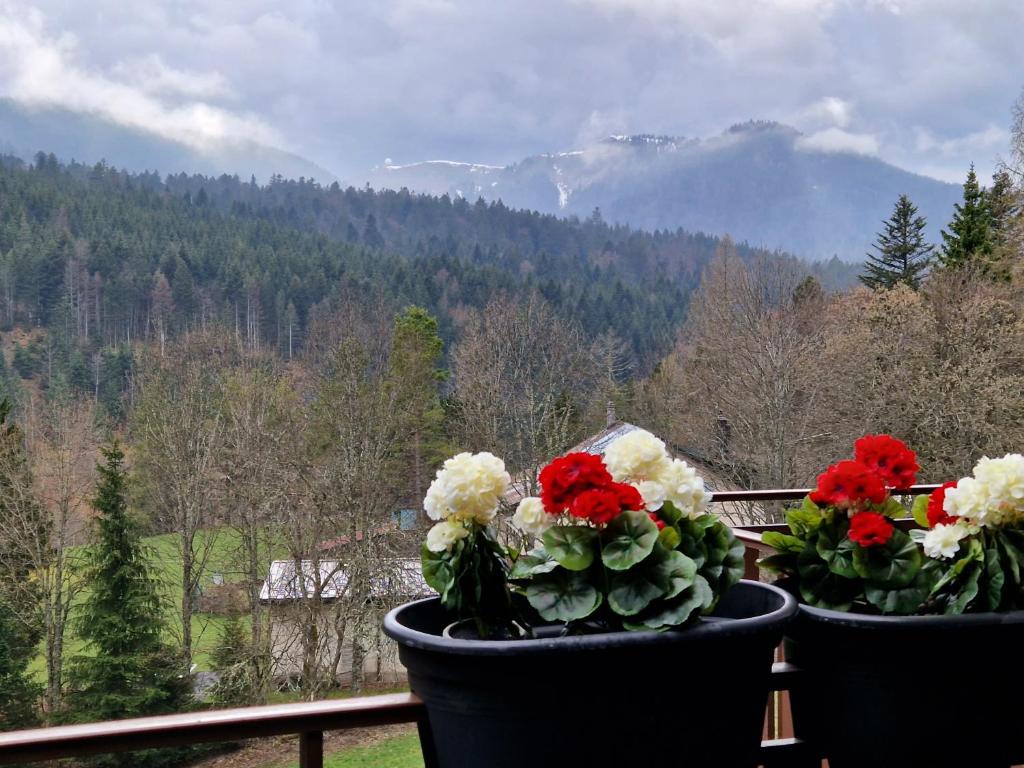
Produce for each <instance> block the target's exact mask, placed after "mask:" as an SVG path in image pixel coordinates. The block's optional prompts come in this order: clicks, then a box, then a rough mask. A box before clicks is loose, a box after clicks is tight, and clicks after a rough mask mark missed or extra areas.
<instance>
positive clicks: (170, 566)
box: [31, 529, 284, 680]
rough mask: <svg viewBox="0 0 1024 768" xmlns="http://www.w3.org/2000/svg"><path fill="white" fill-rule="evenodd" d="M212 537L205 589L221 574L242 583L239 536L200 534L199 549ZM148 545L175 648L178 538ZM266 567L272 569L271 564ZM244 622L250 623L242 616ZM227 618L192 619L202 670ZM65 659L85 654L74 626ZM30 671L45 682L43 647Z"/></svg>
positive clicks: (148, 540) (152, 538) (224, 532)
mask: <svg viewBox="0 0 1024 768" xmlns="http://www.w3.org/2000/svg"><path fill="white" fill-rule="evenodd" d="M210 535H212V536H213V538H212V540H211V541H210V547H211V549H210V555H209V560H208V563H207V567H206V570H205V574H204V577H203V581H202V586H203V587H207V586H210V585H212V584H213V575H214V574H215V573H219V574H221V575H222V576H223V577H224V581H225V582H228V583H230V582H237V581H241V579H242V577H243V574H242V572H241V569H240V568H239V567H238V565H237V562H238V552H239V544H240V541H239V537H238V535H237V533H235V532H234V531H231V530H227V529H223V530H220V531H216V532H214V533H212V534H209V533H206V532H200V534H199V536H198V540H197V548H202V547H203V546H204V545H205V543H206V540H207V539H206V537H207V536H210ZM145 543H146V544H147V545H148V546H149V547H150V548H151V555H152V564H153V569H154V576H155V577H156V579H157V581H158V582H159V583H160V586H161V591H162V593H163V597H164V603H165V605H166V611H167V620H166V622H165V626H166V634H167V641H168V643H169V644H170V645H172V646H180V644H181V619H180V615H179V614H180V610H181V556H180V554H179V553H178V548H177V537H176V536H175V535H174V534H164V535H161V536H149V537H147V538H146V539H145ZM283 556H284V550H283V549H281V550H280V551H279V552H275V553H273V557H283ZM266 567H267V568H269V567H270V563H269V561H268V562H267V563H266ZM87 591H88V588H86V590H85V591H84V592H83V593H80V594H79V596H78V600H81V599H82V598H83V597H84V596H85V594H87ZM243 621H247V618H246V617H243ZM73 622H74V611H72V623H73ZM223 625H224V619H223V618H222V617H219V616H211V615H207V614H196V615H194V616H193V617H192V646H193V661H194V663H195V664H196V665H197V667H198V669H200V670H208V669H210V653H211V652H212V651H213V649H214V648H215V647H216V643H217V640H218V638H219V637H220V633H221V628H222V627H223ZM65 649H66V650H65V658H68V659H70V658H71V657H72V656H74V655H75V654H77V653H81V652H83V650H84V649H83V647H82V643H81V642H80V641H79V640H78V638H77V637H76V636H75V633H74V629H73V627H72V628H71V629H70V630H69V632H68V635H67V638H66V640H65ZM31 670H32V672H33V674H35V675H36V677H37V678H39V679H40V680H43V679H44V677H45V672H46V666H45V662H44V659H43V648H42V647H40V653H39V656H38V657H37V658H36V659H35V661H34V662H33V663H32V666H31Z"/></svg>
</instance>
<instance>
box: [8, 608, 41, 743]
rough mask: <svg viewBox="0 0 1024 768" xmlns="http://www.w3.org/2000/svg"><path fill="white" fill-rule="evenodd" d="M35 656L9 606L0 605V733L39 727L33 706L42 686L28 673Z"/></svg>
mask: <svg viewBox="0 0 1024 768" xmlns="http://www.w3.org/2000/svg"><path fill="white" fill-rule="evenodd" d="M35 654H36V644H35V642H34V639H33V638H32V637H31V633H30V632H27V631H26V630H25V628H24V627H23V626H21V624H20V622H19V621H18V620H17V618H16V616H15V614H14V612H13V611H12V610H11V608H10V606H8V605H7V604H6V603H4V602H0V731H13V730H17V729H19V728H31V727H32V726H34V725H38V724H39V718H38V716H37V713H36V702H37V700H38V699H39V697H40V695H42V692H43V686H41V685H39V684H38V683H37V682H35V681H34V680H33V679H32V675H31V673H30V672H29V671H28V665H29V662H31V661H32V658H33V657H34V656H35Z"/></svg>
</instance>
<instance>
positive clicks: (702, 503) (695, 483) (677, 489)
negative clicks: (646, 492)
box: [641, 459, 711, 517]
mask: <svg viewBox="0 0 1024 768" xmlns="http://www.w3.org/2000/svg"><path fill="white" fill-rule="evenodd" d="M658 481H659V482H660V483H661V484H662V485H663V486H664V488H665V496H664V500H665V501H671V502H672V503H673V504H674V505H675V506H676V508H677V509H679V511H680V512H682V513H683V514H684V515H686V516H687V517H699V516H700V515H702V514H704V511H705V510H706V509H707V506H708V503H709V502H710V501H711V494H710V493H708V492H707V490H706V489H705V487H704V478H702V477H701V476H700V475H698V474H697V470H695V469H694V468H693V467H691V466H690V465H689V464H687V463H686V462H685V461H683V460H682V459H673V460H672V461H671V462H670V463H669V465H668V467H667V468H666V470H665V471H664V472H663V473H662V475H661V476H660V477H659V478H658ZM642 493H643V492H642V491H641V495H642ZM646 498H647V497H646V496H645V497H644V499H645V500H646ZM660 506H661V505H660V504H659V507H660Z"/></svg>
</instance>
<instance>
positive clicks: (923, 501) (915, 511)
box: [910, 496, 931, 528]
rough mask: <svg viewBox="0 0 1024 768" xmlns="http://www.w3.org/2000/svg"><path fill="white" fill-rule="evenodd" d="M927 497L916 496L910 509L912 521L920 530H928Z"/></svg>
mask: <svg viewBox="0 0 1024 768" xmlns="http://www.w3.org/2000/svg"><path fill="white" fill-rule="evenodd" d="M928 498H929V497H928V496H918V497H917V498H916V499H914V503H913V505H912V506H911V507H910V514H911V515H913V517H914V521H915V522H916V523H917V524H918V525H919V526H921V527H922V528H930V527H931V526H930V525H929V524H928Z"/></svg>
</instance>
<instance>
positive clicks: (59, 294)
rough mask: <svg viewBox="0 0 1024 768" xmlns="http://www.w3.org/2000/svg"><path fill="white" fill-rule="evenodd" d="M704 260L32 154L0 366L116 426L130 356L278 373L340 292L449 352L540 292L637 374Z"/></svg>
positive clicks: (2, 198)
mask: <svg viewBox="0 0 1024 768" xmlns="http://www.w3.org/2000/svg"><path fill="white" fill-rule="evenodd" d="M717 245H718V240H717V239H716V238H712V237H709V236H705V235H692V234H689V233H685V232H682V231H679V232H672V233H667V232H656V233H653V234H649V233H643V232H638V231H635V230H631V229H628V228H626V227H621V226H618V227H613V226H609V225H607V224H605V223H604V222H603V221H602V220H601V218H600V215H599V214H597V213H595V214H594V215H592V216H591V217H590V218H588V219H587V220H585V221H578V220H575V219H571V220H562V219H558V218H556V217H554V216H548V215H540V214H537V213H532V212H523V211H513V210H511V209H509V208H508V207H506V206H505V205H503V204H502V203H500V202H496V203H484V202H482V201H478V202H477V203H475V204H470V203H468V202H467V201H465V200H461V199H456V200H454V201H453V200H451V199H449V198H448V197H447V196H442V197H429V196H419V195H413V194H410V193H409V192H406V191H401V192H390V191H388V192H381V193H374V192H372V191H370V190H355V189H351V188H349V189H342V188H341V187H339V186H338V185H336V184H335V185H332V186H331V187H329V188H326V189H325V188H322V187H320V186H319V185H318V184H316V183H314V182H312V181H306V180H301V179H300V180H298V181H285V180H282V179H280V178H277V177H275V178H274V179H273V180H272V181H271V183H270V184H269V185H266V186H259V185H257V184H256V183H255V182H254V181H250V182H242V181H240V180H239V179H238V178H237V177H230V176H221V177H219V178H216V179H214V178H209V177H202V176H184V175H182V176H172V177H168V178H167V179H166V180H161V178H160V177H159V176H158V175H156V174H130V173H126V172H122V171H118V170H116V169H114V168H111V167H109V166H106V165H103V164H100V165H96V166H91V167H90V166H84V165H77V164H72V165H67V166H65V165H62V164H60V163H59V162H57V160H56V159H55V158H54V157H53V156H52V155H50V156H45V155H42V154H40V155H39V156H38V157H37V158H36V162H35V163H34V164H32V165H30V166H29V165H25V164H23V163H22V162H21V161H19V160H16V159H13V158H7V160H6V161H5V162H4V163H3V165H2V167H0V321H2V328H3V329H4V330H6V331H13V330H16V329H17V330H19V331H21V332H23V333H22V334H21V335H19V337H18V339H19V343H17V344H15V345H14V346H13V348H12V349H9V350H8V356H9V357H10V358H11V360H12V361H13V364H14V367H15V369H16V372H17V373H18V374H19V376H20V377H21V378H31V377H33V376H35V375H41V379H42V382H43V384H44V386H47V387H49V386H70V387H72V388H73V389H76V390H79V391H83V392H90V393H92V394H94V396H96V397H97V398H98V399H102V400H103V401H104V403H105V404H106V405H107V406H108V409H110V410H115V411H116V410H117V408H118V404H117V400H118V397H119V393H120V391H121V390H122V389H123V386H124V384H125V375H126V372H127V370H128V367H129V365H130V355H129V353H128V351H127V350H128V347H129V345H130V344H131V343H132V342H133V341H139V340H146V341H153V342H154V343H158V344H164V343H166V341H167V340H168V339H169V338H171V337H173V336H175V335H176V334H179V333H181V332H183V331H185V330H188V329H195V328H200V327H207V326H209V325H211V324H224V325H227V326H229V327H233V328H234V329H235V330H236V332H237V334H238V335H239V336H241V337H243V338H244V339H245V343H246V344H247V345H248V346H249V348H251V349H262V348H265V347H272V348H274V349H276V350H277V351H278V352H280V353H281V354H282V355H283V356H285V357H289V358H290V357H291V356H292V355H294V354H295V353H296V351H297V349H298V348H299V347H301V345H302V340H303V338H304V333H305V330H306V328H307V326H308V324H309V322H310V319H311V317H312V316H314V315H315V314H316V312H317V308H318V307H319V306H321V305H322V304H323V303H324V302H325V301H326V300H328V299H329V298H331V297H332V296H334V295H337V294H339V292H345V291H353V292H356V293H359V294H365V295H369V296H372V297H375V298H376V300H377V301H378V302H379V303H380V305H381V308H382V312H383V313H385V314H388V315H390V314H394V312H395V311H397V310H399V309H400V308H402V307H404V306H406V305H409V304H416V305H420V306H423V307H426V308H427V309H429V310H430V311H431V312H432V313H434V314H435V315H436V316H437V317H438V319H439V323H440V328H441V334H442V337H444V338H445V339H449V340H450V339H452V338H453V337H454V336H455V335H456V332H457V327H456V326H457V322H458V319H459V317H460V316H461V313H462V312H463V311H464V310H465V309H466V308H480V307H483V306H484V305H485V304H486V303H487V302H488V300H489V299H491V298H492V297H494V296H495V295H497V294H509V295H512V296H525V295H526V294H528V293H529V292H530V291H533V290H538V291H539V292H540V293H541V294H542V295H543V296H544V297H545V298H546V299H547V300H548V301H549V302H550V303H551V304H552V305H553V307H554V309H555V310H556V311H557V312H558V313H560V314H561V315H562V316H564V317H568V318H572V319H574V320H576V321H578V322H579V323H580V324H581V325H582V327H583V329H584V330H585V331H586V332H587V334H588V335H591V336H593V337H598V336H600V335H601V334H604V333H606V332H612V333H613V334H614V335H615V336H616V337H617V338H619V339H621V340H623V341H624V342H625V343H626V345H627V347H628V348H629V350H630V354H631V356H632V358H633V360H634V362H635V363H637V364H639V365H640V366H642V367H643V366H649V365H650V364H652V363H653V361H655V360H656V359H657V358H658V356H659V355H660V354H662V353H664V352H665V351H666V350H667V349H668V348H669V347H670V346H671V344H672V342H673V340H674V337H675V334H676V330H677V328H678V326H679V324H680V323H681V321H682V320H683V318H684V316H685V311H686V304H687V297H688V295H689V293H690V291H691V290H692V288H693V287H694V285H695V283H696V282H697V280H698V278H699V275H700V273H701V270H702V269H703V268H704V266H705V264H706V263H707V262H708V261H709V259H710V258H711V256H712V255H713V253H714V251H715V249H716V247H717ZM738 252H739V254H740V256H741V257H743V258H748V259H749V258H750V257H752V256H754V255H757V254H758V253H759V252H757V251H755V250H753V249H750V248H747V247H745V246H743V245H740V246H738ZM760 255H766V254H764V253H760ZM777 258H780V259H786V257H784V256H778V257H777ZM815 271H816V272H817V273H818V274H819V276H820V278H821V280H822V282H823V283H825V284H826V285H827V286H828V285H839V284H842V283H844V282H846V281H848V280H849V272H850V270H849V268H847V267H846V265H843V264H841V263H839V262H834V263H832V264H830V265H826V266H825V267H817V268H816V270H815ZM39 329H45V330H46V331H48V332H47V333H45V334H43V333H39V332H38V330H39ZM25 334H27V335H25ZM6 378H7V386H8V387H9V388H16V387H17V383H16V378H17V377H13V376H9V375H8V376H7V377H6Z"/></svg>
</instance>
